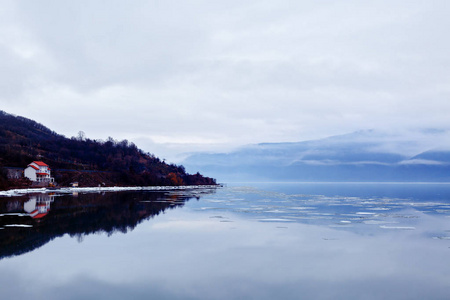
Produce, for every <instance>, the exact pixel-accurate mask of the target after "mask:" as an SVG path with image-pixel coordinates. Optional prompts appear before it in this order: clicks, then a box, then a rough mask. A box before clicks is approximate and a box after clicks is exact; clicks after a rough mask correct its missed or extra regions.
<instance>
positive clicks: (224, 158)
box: [183, 130, 450, 182]
mask: <svg viewBox="0 0 450 300" xmlns="http://www.w3.org/2000/svg"><path fill="white" fill-rule="evenodd" d="M446 134H447V133H446V132H440V131H433V132H430V131H423V132H420V134H416V135H412V136H402V135H398V134H397V135H394V134H386V133H382V132H378V131H375V130H368V131H359V132H354V133H350V134H346V135H340V136H333V137H329V138H325V139H320V140H312V141H304V142H296V143H263V144H257V145H248V146H244V147H242V148H240V149H238V150H236V151H233V152H230V153H195V154H192V155H190V156H189V157H188V158H187V159H185V160H184V161H183V164H184V165H185V166H186V168H187V169H188V170H189V169H194V168H195V169H198V170H200V171H202V172H208V174H211V175H212V176H215V177H216V178H218V179H219V180H222V181H364V182H367V181H450V151H445V150H433V149H431V150H427V151H424V149H427V147H434V146H436V145H439V140H440V138H441V137H442V136H443V135H446ZM425 137H426V138H425Z"/></svg>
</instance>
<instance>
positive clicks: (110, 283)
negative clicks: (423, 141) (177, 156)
mask: <svg viewBox="0 0 450 300" xmlns="http://www.w3.org/2000/svg"><path fill="white" fill-rule="evenodd" d="M444 192H445V193H444ZM423 193H425V191H423ZM441 193H443V194H442V197H441V198H439V199H436V198H432V199H431V198H430V199H428V198H414V199H412V198H408V197H404V196H402V195H401V194H398V195H392V196H389V197H386V195H385V194H383V193H380V194H374V195H372V196H368V197H366V196H351V195H352V193H350V194H349V195H341V196H332V195H327V196H317V195H316V196H311V195H309V196H308V195H305V194H303V193H302V192H301V191H300V190H298V191H294V192H291V193H282V192H276V193H275V192H273V191H267V190H261V189H254V188H243V187H239V188H223V189H219V190H218V191H217V192H216V193H214V194H212V193H205V194H186V192H183V191H179V192H172V193H166V194H159V193H152V194H149V193H141V192H138V193H136V192H132V193H121V194H115V193H112V194H105V195H84V194H80V195H78V197H73V196H71V195H63V196H61V195H55V197H54V201H53V202H51V203H50V210H49V211H48V213H47V214H46V215H45V216H43V217H42V218H39V219H33V218H32V217H31V216H30V215H29V213H27V212H26V211H25V210H24V206H25V203H27V202H28V201H30V198H26V199H22V200H20V201H19V202H17V200H16V199H8V201H6V202H2V203H1V205H2V211H3V212H4V213H3V216H2V217H0V219H2V220H3V219H4V218H12V217H14V218H16V219H15V220H14V222H16V223H17V224H22V225H27V224H30V225H31V226H33V227H5V226H3V228H4V229H3V230H2V231H1V233H2V234H4V233H5V232H8V231H9V232H16V233H17V232H19V231H21V232H22V233H23V234H24V235H26V234H27V233H31V232H33V234H32V235H31V236H30V237H29V240H30V241H29V244H33V242H36V241H38V240H39V239H44V237H45V236H47V238H52V237H53V238H54V237H56V236H60V235H63V234H64V233H68V235H65V236H63V237H61V238H58V239H54V240H53V241H52V242H51V243H48V244H46V245H45V247H41V248H40V249H37V250H36V251H32V252H29V253H27V254H26V255H20V256H15V257H11V258H8V259H3V260H1V261H0V286H1V287H2V291H1V296H2V297H3V298H5V299H30V298H33V299H36V300H40V299H46V300H49V299H51V300H52V299H108V300H111V299H124V298H131V299H171V300H172V299H205V300H206V299H220V300H222V299H223V300H225V299H227V300H228V299H258V300H271V299H283V300H296V299H327V300H328V299H374V300H375V299H396V300H397V299H405V300H406V299H408V300H411V299H417V300H419V299H450V285H449V282H450V272H449V270H450V260H449V259H448V258H449V255H450V248H449V247H450V240H449V239H448V237H449V235H450V222H449V221H450V218H449V216H450V213H449V210H450V205H449V201H448V199H450V188H448V189H447V190H446V191H444V190H442V191H441ZM425 194H428V193H425ZM193 197H201V201H188V202H187V201H186V200H188V199H191V198H193ZM37 202H38V201H37V199H36V203H37ZM147 205H149V206H147ZM181 206H183V208H182V209H181ZM171 207H172V208H173V207H176V208H177V209H173V210H171V211H170V213H165V214H161V213H162V212H164V211H166V212H167V210H168V209H170V208H171ZM158 213H159V214H160V215H159V216H158V217H156V218H152V216H154V215H156V214H158ZM149 218H151V219H150V220H148V221H146V222H143V220H146V219H149ZM2 222H4V221H2ZM139 223H140V225H139V226H136V224H139ZM2 224H13V222H10V223H6V222H4V223H2ZM53 227H54V228H53ZM133 228H134V229H133ZM130 229H133V230H132V231H131V230H130ZM118 231H119V232H122V231H124V232H125V231H127V234H114V235H112V236H111V234H112V233H114V232H118ZM94 232H97V233H98V232H102V233H104V234H95V235H93V234H91V235H89V233H94ZM11 236H13V234H11ZM11 236H9V235H8V236H3V237H9V238H17V237H11ZM73 237H76V238H84V241H83V243H78V242H77V239H76V238H73ZM2 241H3V239H2ZM11 244H12V243H10V244H8V247H12V246H11ZM22 249H23V248H22ZM15 254H17V252H16V253H15Z"/></svg>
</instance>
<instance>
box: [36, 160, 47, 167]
mask: <svg viewBox="0 0 450 300" xmlns="http://www.w3.org/2000/svg"><path fill="white" fill-rule="evenodd" d="M33 163H35V164H37V165H38V166H41V167H48V165H47V164H46V163H44V162H42V161H33Z"/></svg>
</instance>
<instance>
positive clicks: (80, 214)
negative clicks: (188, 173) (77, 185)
mask: <svg viewBox="0 0 450 300" xmlns="http://www.w3.org/2000/svg"><path fill="white" fill-rule="evenodd" d="M53 197H54V196H51V197H50V196H49V195H45V196H44V195H43V194H40V195H30V196H28V197H26V198H12V199H1V201H0V228H2V230H0V237H1V238H0V247H1V248H0V259H1V258H4V257H8V256H13V255H20V254H23V253H26V252H29V251H32V250H34V249H36V248H39V247H41V246H43V245H44V244H46V243H48V242H49V241H51V240H53V239H54V238H56V237H59V236H63V235H64V234H69V235H70V236H77V237H78V238H79V239H82V237H83V235H86V234H91V233H98V232H106V233H107V234H108V235H112V234H114V233H116V232H123V233H125V232H127V231H128V230H132V229H134V228H135V227H136V225H137V224H139V223H140V222H142V221H144V220H148V219H149V218H151V217H153V216H157V215H159V214H160V213H161V212H164V211H165V210H167V209H172V208H175V207H178V206H183V205H184V202H185V201H187V200H189V199H190V198H192V197H193V195H189V194H185V193H167V192H120V193H104V194H81V195H78V196H74V195H61V196H57V197H54V200H53ZM196 197H198V196H196ZM50 202H51V207H50ZM39 209H41V210H42V212H39ZM36 210H37V211H38V214H36ZM33 214H35V216H36V215H38V216H39V218H33Z"/></svg>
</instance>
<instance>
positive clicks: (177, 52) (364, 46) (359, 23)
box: [0, 0, 450, 151]
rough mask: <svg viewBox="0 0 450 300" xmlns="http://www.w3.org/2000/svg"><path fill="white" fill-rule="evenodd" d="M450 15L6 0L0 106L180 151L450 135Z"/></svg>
mask: <svg viewBox="0 0 450 300" xmlns="http://www.w3.org/2000/svg"><path fill="white" fill-rule="evenodd" d="M448 8H449V4H448V3H447V2H446V1H433V2H432V3H431V2H419V1H415V2H411V1H377V2H371V3H362V2H359V1H345V2H344V1H338V2H333V3H325V2H314V3H311V2H307V1H247V2H245V3H243V2H239V1H224V2H215V3H211V2H210V1H200V0H199V1H194V2H192V3H180V2H178V1H164V2H163V3H153V2H147V1H133V2H132V3H125V2H122V1H112V2H109V3H108V5H105V4H104V3H102V2H99V1H77V2H74V3H65V2H64V3H63V2H60V1H50V0H48V1H40V2H39V3H37V2H36V3H34V2H32V3H30V2H27V1H9V2H8V1H7V2H5V5H4V8H2V10H1V11H0V17H1V18H0V19H1V21H0V37H1V39H0V40H1V42H0V61H1V66H2V70H3V72H2V74H0V82H1V83H0V104H1V105H2V109H4V110H5V111H7V112H10V113H15V114H18V115H24V116H26V117H29V118H33V119H35V120H37V121H39V122H42V123H44V124H45V125H47V126H49V127H51V128H52V129H53V130H56V131H58V132H61V133H63V134H65V135H69V136H70V135H74V134H76V133H77V132H78V131H79V130H83V131H85V132H86V133H87V135H88V137H91V138H106V137H107V136H114V137H116V138H119V139H122V138H127V137H128V139H133V138H135V139H138V138H139V139H151V140H153V141H155V142H156V143H158V144H162V143H165V142H166V141H170V143H171V144H172V145H177V144H178V145H180V151H181V147H182V146H181V145H192V148H191V149H194V148H195V149H197V148H198V147H202V145H203V146H205V147H212V146H211V145H214V144H215V145H218V144H219V145H220V144H226V145H227V146H228V147H230V146H237V145H242V144H248V143H257V142H280V141H299V140H305V139H310V138H320V137H325V136H330V135H334V134H341V133H345V132H351V131H355V130H359V129H367V128H379V129H392V128H395V129H398V128H400V129H405V128H422V127H426V128H433V127H434V128H446V129H448V128H450V126H449V125H450V124H449V123H448V114H449V112H450V102H448V101H446V100H445V99H447V98H448V96H449V95H450V89H449V88H448V84H447V82H448V80H449V77H450V72H449V70H448V68H446V67H445V66H446V65H448V63H449V58H448V55H447V53H448V50H449V48H450V41H448V39H446V38H445V36H446V35H447V32H446V28H448V27H449V25H450V21H449V20H448V18H447V16H446V14H445V12H446V11H448ZM67 120H70V122H67ZM160 141H161V142H160ZM198 141H200V142H198ZM204 141H209V142H207V143H205V142H204ZM205 149H206V148H205ZM146 150H149V151H152V149H146ZM182 150H183V151H185V150H186V149H185V148H184V149H182Z"/></svg>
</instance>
